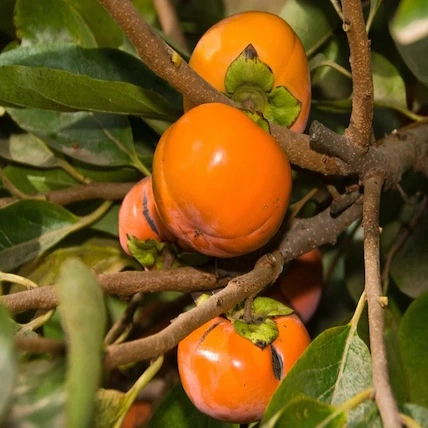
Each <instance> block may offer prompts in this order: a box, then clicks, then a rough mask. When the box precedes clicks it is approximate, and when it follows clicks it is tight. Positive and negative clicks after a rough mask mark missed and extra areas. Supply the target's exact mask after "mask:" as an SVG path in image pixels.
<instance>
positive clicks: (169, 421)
mask: <svg viewBox="0 0 428 428" xmlns="http://www.w3.org/2000/svg"><path fill="white" fill-rule="evenodd" d="M148 427H149V428H170V427H182V428H194V427H198V428H239V424H230V423H227V422H221V421H217V420H215V419H213V418H211V417H209V416H207V415H204V414H203V413H201V412H199V410H198V409H196V407H195V406H194V405H193V404H192V402H191V401H190V400H189V398H188V397H187V395H186V393H185V392H184V389H183V387H182V386H181V384H177V385H175V386H174V387H173V388H172V389H171V390H170V391H169V392H168V394H167V395H166V397H165V398H164V399H163V400H162V402H161V403H160V405H159V406H158V408H157V409H156V411H155V413H154V415H153V417H152V419H151V420H150V422H149V424H148Z"/></svg>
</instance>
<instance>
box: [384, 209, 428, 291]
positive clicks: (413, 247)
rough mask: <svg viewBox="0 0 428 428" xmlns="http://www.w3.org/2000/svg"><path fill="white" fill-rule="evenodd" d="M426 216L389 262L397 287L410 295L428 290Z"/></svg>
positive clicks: (427, 226) (427, 225) (427, 221)
mask: <svg viewBox="0 0 428 428" xmlns="http://www.w3.org/2000/svg"><path fill="white" fill-rule="evenodd" d="M427 234H428V218H427V217H426V216H425V217H423V218H422V219H421V221H420V222H419V224H418V225H417V226H416V227H415V229H414V230H413V231H412V233H411V235H410V236H409V238H408V239H407V240H406V242H405V243H404V245H402V246H401V248H400V249H399V250H398V252H397V254H396V255H395V257H394V259H393V260H392V263H391V270H390V272H391V275H392V277H393V278H394V281H395V282H396V284H397V286H398V288H399V289H400V290H401V291H402V292H403V293H404V294H407V295H408V296H410V297H418V296H420V295H421V294H422V293H424V292H426V291H427V290H428V264H427V262H426V261H427V260H428V247H427V245H426V237H427Z"/></svg>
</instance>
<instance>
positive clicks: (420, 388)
mask: <svg viewBox="0 0 428 428" xmlns="http://www.w3.org/2000/svg"><path fill="white" fill-rule="evenodd" d="M427 337H428V291H426V292H425V293H424V294H422V295H421V296H420V297H419V298H417V299H416V300H415V301H413V303H412V304H411V305H410V306H409V308H408V309H407V311H406V312H405V314H404V315H403V318H402V320H401V323H400V327H399V330H398V340H399V343H400V350H401V358H402V361H403V368H404V371H405V375H406V379H407V386H408V390H409V400H408V401H410V402H412V403H414V404H419V405H421V406H425V407H428V383H427V379H428V364H426V361H428V341H427Z"/></svg>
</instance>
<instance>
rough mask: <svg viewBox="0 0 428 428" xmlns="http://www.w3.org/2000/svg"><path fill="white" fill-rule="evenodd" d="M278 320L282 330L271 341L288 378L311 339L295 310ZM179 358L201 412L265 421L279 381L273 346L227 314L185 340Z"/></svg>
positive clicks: (184, 379) (186, 385)
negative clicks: (244, 331) (246, 333)
mask: <svg viewBox="0 0 428 428" xmlns="http://www.w3.org/2000/svg"><path fill="white" fill-rule="evenodd" d="M275 322H276V323H277V325H278V329H279V335H278V337H277V339H276V340H275V341H274V342H273V344H272V346H274V347H275V349H276V350H277V352H278V354H279V355H280V358H281V359H282V360H283V365H284V367H283V373H282V378H284V377H285V376H286V374H287V373H288V372H289V370H290V368H291V367H292V366H293V364H294V363H295V362H296V360H297V359H298V358H299V357H300V355H301V354H302V353H303V351H304V350H305V349H306V348H307V346H308V345H309V343H310V338H309V334H308V332H307V331H306V328H305V326H304V325H303V323H302V322H301V321H300V319H299V318H298V317H297V316H295V315H289V316H283V317H278V318H276V319H275ZM215 324H218V325H217V326H216V327H214V328H213V329H211V330H210V328H211V327H212V326H214V325H215ZM177 358H178V369H179V374H180V379H181V382H182V385H183V388H184V390H185V391H186V393H187V395H188V396H189V398H190V400H191V401H192V402H193V404H194V405H195V406H196V407H197V408H198V409H199V410H200V411H201V412H203V413H206V414H208V415H210V416H212V417H213V418H216V419H219V420H222V421H229V422H234V423H249V422H253V421H257V420H260V419H261V418H262V416H263V413H264V412H265V409H266V407H267V404H268V402H269V400H270V398H271V397H272V395H273V393H274V392H275V390H276V389H277V387H278V386H279V384H280V380H278V379H276V378H275V376H274V372H273V368H272V351H271V349H270V347H266V348H265V349H264V350H261V349H260V348H258V347H257V346H256V345H254V344H253V343H251V342H250V341H249V340H248V339H244V338H243V337H241V336H239V335H238V333H236V332H235V330H234V328H233V325H232V323H231V322H230V321H228V320H226V319H224V318H220V317H217V318H214V319H213V320H211V321H209V322H208V323H206V324H205V325H203V326H202V327H200V328H199V329H197V330H195V331H194V332H193V333H191V334H190V335H189V336H187V337H186V338H185V339H184V340H182V341H181V342H180V343H179V345H178V353H177ZM282 378H281V379H282Z"/></svg>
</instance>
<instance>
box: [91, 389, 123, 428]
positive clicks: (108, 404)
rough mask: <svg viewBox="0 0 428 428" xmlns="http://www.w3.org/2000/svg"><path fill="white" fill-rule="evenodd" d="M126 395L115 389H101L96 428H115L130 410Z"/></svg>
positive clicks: (97, 400)
mask: <svg viewBox="0 0 428 428" xmlns="http://www.w3.org/2000/svg"><path fill="white" fill-rule="evenodd" d="M126 404H127V403H126V395H125V394H124V393H123V392H120V391H116V390H114V389H100V390H98V391H97V395H96V407H95V418H94V427H95V428H104V427H115V426H116V424H117V423H118V422H119V421H121V420H122V419H123V416H124V413H126V411H127V410H128V406H127V405H126Z"/></svg>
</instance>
